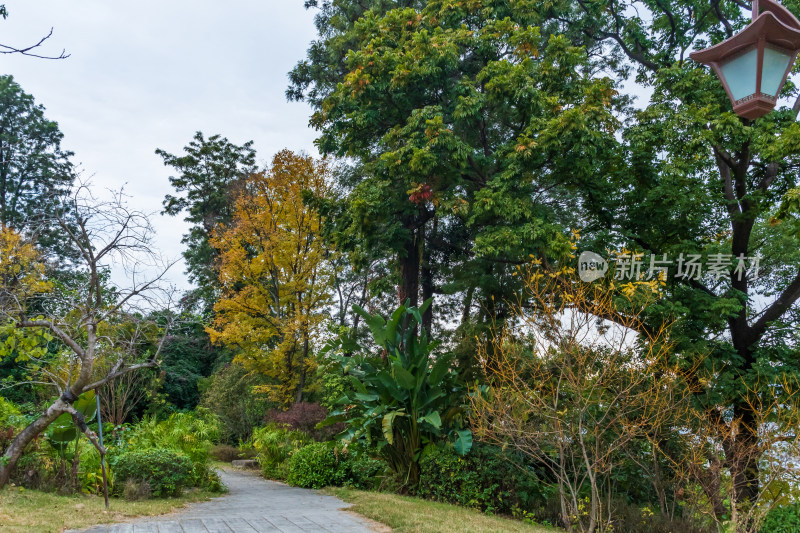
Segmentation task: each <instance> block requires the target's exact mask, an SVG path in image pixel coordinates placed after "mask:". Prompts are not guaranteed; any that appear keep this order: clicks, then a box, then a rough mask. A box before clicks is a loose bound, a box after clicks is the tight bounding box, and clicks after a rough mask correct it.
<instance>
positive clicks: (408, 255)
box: [397, 229, 422, 307]
mask: <svg viewBox="0 0 800 533" xmlns="http://www.w3.org/2000/svg"><path fill="white" fill-rule="evenodd" d="M420 233H421V230H420V229H417V230H412V233H411V239H409V240H408V241H407V242H406V244H405V246H404V247H403V251H402V252H401V253H400V254H399V257H398V262H399V264H400V286H399V287H398V288H397V298H398V300H399V301H400V305H403V304H404V303H405V302H406V300H410V301H411V306H412V307H416V306H417V305H419V267H420V262H421V261H420V260H421V259H422V257H421V254H420V252H421V251H422V250H421V249H422V239H421V235H420Z"/></svg>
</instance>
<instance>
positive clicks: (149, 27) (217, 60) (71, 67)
mask: <svg viewBox="0 0 800 533" xmlns="http://www.w3.org/2000/svg"><path fill="white" fill-rule="evenodd" d="M2 3H5V5H6V8H7V9H8V13H9V17H8V19H7V20H6V21H1V20H0V43H3V44H10V45H14V46H18V47H20V46H23V45H30V44H33V43H34V42H36V41H37V40H38V39H39V38H41V37H42V36H43V35H45V34H46V33H47V32H48V31H49V30H50V28H51V27H53V36H52V37H51V38H50V40H49V41H48V42H47V43H46V45H45V46H44V47H43V48H41V49H39V50H40V51H41V53H50V54H56V55H57V54H58V53H60V51H61V49H62V48H64V49H66V51H67V53H69V54H70V57H69V58H67V59H63V60H58V61H48V60H42V59H34V58H30V57H22V56H18V55H12V56H9V55H1V56H0V65H2V66H1V67H0V72H1V73H2V74H11V75H13V76H14V78H15V79H16V81H17V82H18V83H19V84H20V85H21V86H22V88H23V90H24V91H26V92H27V93H30V94H32V95H33V96H34V97H35V98H36V101H37V103H40V104H42V105H44V106H45V108H46V113H45V114H46V116H47V117H48V118H49V119H51V120H55V121H57V122H58V123H59V126H60V128H61V131H62V132H63V133H64V148H66V149H69V150H72V151H74V152H75V158H74V161H75V162H76V163H79V164H80V166H81V168H82V169H83V171H84V175H85V176H93V177H92V183H93V184H94V185H95V186H96V187H98V188H115V189H117V188H119V187H121V186H123V185H124V186H125V187H126V190H127V191H128V193H129V194H130V195H131V196H132V199H131V202H132V203H133V204H134V205H135V206H136V207H138V208H139V209H142V210H144V211H147V212H155V211H159V210H160V207H161V200H162V199H163V197H164V195H165V194H167V193H169V192H170V191H171V187H170V185H169V181H168V177H169V176H170V174H171V172H170V169H168V168H167V167H165V166H164V165H163V164H162V161H161V158H159V157H158V156H157V155H155V153H154V151H155V149H156V148H163V149H165V150H167V151H169V152H171V153H177V152H180V151H181V149H182V147H183V146H185V145H186V144H187V143H188V142H189V141H190V140H191V138H192V136H193V135H194V132H195V131H197V130H201V131H202V132H203V133H204V134H206V135H207V136H208V135H212V134H214V133H220V134H222V135H224V136H226V137H227V138H228V139H229V140H231V141H232V142H234V143H236V144H241V143H243V142H245V141H248V140H251V139H252V140H253V141H255V148H256V150H257V151H258V156H259V160H260V161H261V162H266V161H268V160H269V159H271V157H272V155H273V154H274V153H275V152H277V151H278V150H280V149H282V148H289V149H292V150H298V151H299V150H305V151H306V152H309V153H312V154H316V153H317V152H316V150H315V148H314V145H313V140H314V137H315V134H314V131H313V130H312V129H310V128H309V127H308V118H309V116H310V110H309V108H308V107H307V106H306V105H305V104H302V103H296V102H292V103H289V102H287V101H286V97H285V93H284V91H285V89H286V86H287V83H288V82H287V73H288V72H289V70H290V69H291V68H292V67H293V66H294V64H295V63H296V62H297V61H299V60H300V59H302V58H303V57H304V56H305V51H306V50H307V48H308V45H309V43H310V42H311V40H312V39H313V38H314V36H315V29H314V25H313V12H309V11H306V10H305V9H304V8H303V1H302V0H250V1H245V0H238V1H230V2H224V3H221V2H218V1H211V0H192V1H188V0H169V1H166V0H161V1H155V0H139V1H137V2H130V1H119V0H117V1H113V2H112V1H108V0H79V1H73V2H66V1H64V0H0V4H2ZM153 220H154V224H155V226H156V228H157V230H158V232H159V236H158V244H159V247H160V248H161V250H162V252H163V253H165V254H166V255H168V256H173V257H176V256H179V255H180V253H181V251H182V245H181V243H180V239H181V234H182V233H184V232H185V230H186V225H185V224H184V223H183V222H182V221H180V220H179V219H177V218H172V217H162V216H155V217H154V219H153ZM173 269H174V270H173V271H172V272H171V276H170V277H171V279H172V280H173V281H174V282H175V283H176V284H178V285H179V286H185V285H186V281H185V278H184V276H183V269H184V266H183V264H179V265H177V266H176V267H173Z"/></svg>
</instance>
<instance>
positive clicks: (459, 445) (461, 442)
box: [453, 429, 472, 455]
mask: <svg viewBox="0 0 800 533" xmlns="http://www.w3.org/2000/svg"><path fill="white" fill-rule="evenodd" d="M456 433H457V434H458V438H457V439H456V441H455V442H454V443H453V448H455V450H456V453H457V454H459V455H467V453H469V451H470V449H472V432H471V431H470V430H468V429H462V430H460V431H457V432H456Z"/></svg>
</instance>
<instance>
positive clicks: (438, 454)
mask: <svg viewBox="0 0 800 533" xmlns="http://www.w3.org/2000/svg"><path fill="white" fill-rule="evenodd" d="M551 492H552V488H551V485H550V484H549V483H548V481H547V479H546V478H543V476H542V475H541V474H539V473H537V472H536V471H535V470H534V469H533V468H532V467H531V466H530V465H529V464H526V462H525V460H524V458H523V456H521V455H520V454H518V453H516V452H513V451H504V450H502V449H500V448H496V447H493V446H487V445H476V446H474V447H473V448H472V450H470V452H469V453H468V454H467V455H465V456H462V455H459V454H457V453H456V452H455V451H453V449H452V448H441V449H437V450H435V451H433V452H432V453H430V454H429V455H427V456H426V457H425V458H424V459H423V460H422V461H421V463H420V482H419V488H418V489H417V494H418V495H419V496H421V497H423V498H428V499H431V500H436V501H440V502H447V503H454V504H458V505H463V506H465V507H473V508H476V509H480V510H481V511H485V512H487V513H495V514H505V515H514V516H523V515H525V513H526V512H527V513H530V512H532V511H533V510H534V509H536V508H537V507H538V506H541V505H542V504H543V503H544V502H546V501H547V499H548V497H549V496H550V495H551V494H550V493H551Z"/></svg>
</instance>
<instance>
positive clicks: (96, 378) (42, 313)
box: [0, 184, 174, 487]
mask: <svg viewBox="0 0 800 533" xmlns="http://www.w3.org/2000/svg"><path fill="white" fill-rule="evenodd" d="M55 222H56V223H57V224H58V225H59V227H60V228H61V231H62V232H63V236H64V239H65V240H69V241H70V242H71V244H72V245H74V246H75V247H76V248H77V249H78V250H79V255H80V260H79V261H78V264H77V269H76V270H75V271H73V273H72V277H71V278H70V279H69V280H60V281H59V282H56V283H53V282H51V281H50V280H48V279H47V278H46V276H45V275H44V274H43V269H41V268H40V267H39V266H37V265H40V263H39V264H37V262H36V261H32V260H28V259H26V257H28V258H30V253H29V252H30V249H31V248H32V247H31V245H30V244H25V243H24V242H23V241H21V240H14V239H10V240H9V239H6V240H5V241H4V242H6V241H8V243H7V244H5V247H6V248H7V249H6V250H4V253H3V257H2V258H0V260H2V262H3V268H2V272H0V274H1V276H0V277H1V278H2V279H0V314H1V315H2V317H3V319H4V320H5V321H7V323H8V327H10V328H11V331H12V332H13V333H15V334H16V335H19V336H21V337H23V336H24V335H26V333H33V334H38V335H45V336H46V338H48V339H53V342H56V343H57V346H58V349H59V356H58V357H57V359H56V361H55V363H54V362H53V361H48V360H45V359H42V360H41V361H35V362H36V363H37V364H36V367H37V368H38V375H39V379H40V381H38V382H39V383H45V384H48V385H50V386H52V387H54V388H55V390H56V391H57V392H58V397H57V399H56V400H54V401H53V402H52V403H51V404H50V405H49V406H48V407H47V409H45V410H44V412H43V413H42V414H41V415H40V416H39V417H38V418H37V419H36V420H34V421H33V422H31V423H30V424H29V425H28V426H27V427H26V428H24V429H23V430H22V431H21V432H20V433H19V434H18V435H17V436H16V437H15V438H14V440H13V441H12V442H11V444H10V445H9V446H8V448H7V449H6V450H5V451H4V453H3V455H2V457H0V487H2V486H4V485H5V484H6V483H7V482H8V479H9V476H10V473H11V471H12V469H13V468H14V467H15V466H16V463H17V461H18V459H19V458H20V456H21V455H22V453H23V451H24V449H25V447H26V446H27V445H28V443H30V442H31V441H32V440H33V439H34V438H35V437H36V436H37V435H39V434H40V433H41V432H42V431H44V430H45V429H46V428H47V427H48V426H49V425H50V423H52V422H53V421H54V420H55V419H56V418H57V417H58V416H59V415H61V414H62V413H70V414H71V415H72V418H73V421H74V422H75V424H76V425H77V426H78V428H80V429H81V431H82V432H83V433H84V434H86V436H87V437H88V438H89V440H90V441H91V442H92V444H94V446H95V447H96V448H97V449H98V451H99V452H100V454H101V455H105V449H104V448H103V447H102V446H100V443H99V442H98V440H97V438H96V435H95V434H94V432H92V431H91V430H90V429H89V428H88V426H87V424H86V421H85V420H84V417H83V415H82V414H81V413H80V412H78V411H77V410H76V409H75V408H74V407H73V403H74V402H75V400H76V399H77V398H78V397H79V396H80V395H81V394H82V393H84V392H86V391H89V390H94V389H97V388H99V387H102V386H104V385H105V384H107V383H109V382H111V381H113V380H115V379H118V378H120V377H121V376H124V375H126V374H127V373H129V372H133V371H136V370H139V369H142V368H148V367H153V366H156V365H157V364H158V358H159V354H160V352H161V348H162V346H163V344H164V338H165V337H166V331H165V329H167V328H168V325H167V326H166V327H164V325H163V324H162V325H161V326H156V325H155V324H154V322H153V321H152V320H147V319H146V318H143V317H147V316H148V315H149V314H150V313H151V311H152V310H153V309H164V308H165V306H168V302H169V301H171V291H170V290H169V288H168V287H167V286H166V281H165V279H164V276H165V274H166V272H167V270H168V269H169V267H170V266H172V264H174V261H172V262H169V261H165V260H164V259H163V258H162V257H161V256H160V255H159V254H158V253H156V252H155V251H154V250H153V247H152V238H153V236H154V231H153V228H152V226H151V225H150V222H149V219H148V216H147V215H146V214H144V213H141V212H139V211H135V210H132V209H131V208H129V207H128V205H127V202H126V197H125V196H124V194H123V193H122V192H118V193H113V194H112V197H111V198H110V199H108V200H105V201H99V200H98V199H96V198H95V197H93V196H92V194H91V193H90V191H89V189H88V187H87V185H85V184H81V185H79V186H78V187H77V188H76V190H75V191H74V194H73V195H72V196H71V199H70V201H69V202H68V203H67V205H66V207H65V208H64V209H63V210H62V212H61V213H60V214H59V216H58V217H57V220H56V221H55ZM10 231H11V230H7V229H3V232H4V234H5V235H8V232H10ZM14 246H16V249H14ZM26 250H28V253H25V251H26ZM112 274H113V275H112ZM119 278H123V279H125V280H126V283H125V284H124V285H123V286H118V285H116V284H115V283H114V282H113V279H119ZM167 316H169V314H167ZM154 335H157V336H158V340H156V341H155V342H153V336H154ZM36 357H38V356H37V354H36V353H32V354H29V358H30V359H34V360H35V359H36ZM99 362H102V363H103V364H98V363H99Z"/></svg>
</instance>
